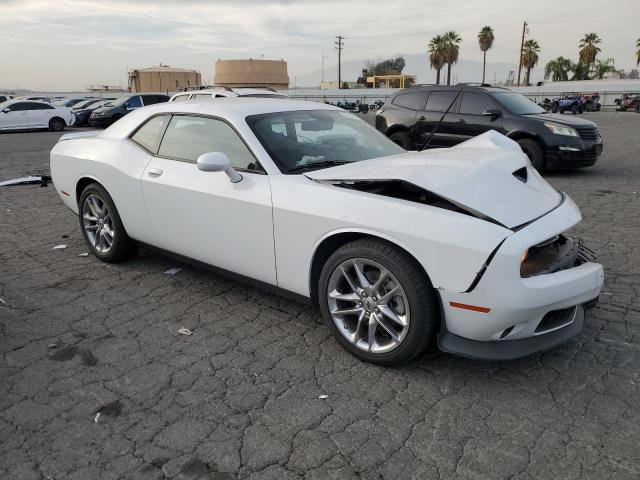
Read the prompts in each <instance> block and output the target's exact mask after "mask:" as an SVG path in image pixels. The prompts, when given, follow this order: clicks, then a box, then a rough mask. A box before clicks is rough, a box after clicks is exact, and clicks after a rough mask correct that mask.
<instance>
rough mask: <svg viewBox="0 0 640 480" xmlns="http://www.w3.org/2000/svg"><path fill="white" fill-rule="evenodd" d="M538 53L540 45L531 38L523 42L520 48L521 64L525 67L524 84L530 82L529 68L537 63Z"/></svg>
mask: <svg viewBox="0 0 640 480" xmlns="http://www.w3.org/2000/svg"><path fill="white" fill-rule="evenodd" d="M538 53H540V45H538V42H537V41H536V40H534V39H533V38H531V39H529V40H527V41H526V42H524V46H523V50H522V66H523V67H524V68H526V69H527V76H526V79H527V80H526V85H529V84H530V83H531V82H530V80H531V69H532V68H533V67H535V66H536V65H537V64H538Z"/></svg>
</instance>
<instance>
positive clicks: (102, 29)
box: [0, 0, 638, 89]
mask: <svg viewBox="0 0 640 480" xmlns="http://www.w3.org/2000/svg"><path fill="white" fill-rule="evenodd" d="M0 5H1V6H2V8H1V10H2V17H3V20H4V21H3V28H2V29H1V30H0V58H2V59H3V75H2V78H1V79H0V82H1V83H4V82H7V83H8V84H7V85H3V87H13V86H16V85H20V86H24V87H28V88H35V89H81V88H85V87H86V86H87V85H88V84H90V83H121V84H126V70H127V67H132V66H140V67H144V66H149V65H154V64H158V63H160V62H162V63H166V64H169V65H172V66H176V67H186V68H197V69H199V70H201V71H202V73H203V76H204V78H205V79H208V80H211V79H212V73H213V63H214V61H215V60H216V59H217V58H246V57H253V58H259V57H261V56H262V55H264V57H265V58H284V59H286V60H287V61H288V64H289V74H290V77H291V78H292V79H293V77H294V76H296V75H300V76H301V75H304V74H306V73H308V72H310V71H313V70H317V69H318V68H319V67H320V63H321V60H322V52H323V51H324V54H325V55H326V56H327V59H326V61H325V64H326V66H327V71H329V66H330V65H331V64H332V63H334V62H335V50H334V49H333V41H334V36H335V35H337V34H342V35H344V36H346V37H347V39H346V40H345V50H344V52H343V59H344V60H345V61H349V60H354V61H360V60H364V59H366V58H379V57H386V56H390V55H394V54H397V53H399V52H402V53H407V54H410V53H413V54H418V53H423V52H424V51H425V49H426V45H427V43H428V40H429V38H430V37H432V36H433V35H435V34H437V33H441V32H444V31H448V30H456V31H458V32H459V33H460V34H461V35H462V37H463V44H462V47H461V52H460V56H461V58H469V59H480V58H481V54H480V51H479V49H478V45H477V39H476V36H477V32H478V30H479V29H480V28H481V27H482V26H483V25H485V24H489V25H492V26H493V27H494V29H495V32H496V41H495V44H494V47H493V48H492V49H491V50H490V51H489V53H488V58H489V60H490V61H494V62H510V63H516V62H517V59H518V48H519V43H520V32H521V28H522V21H523V20H524V19H525V18H526V19H527V20H528V22H529V24H530V32H531V33H530V35H531V36H532V37H533V38H536V39H537V40H538V42H539V43H540V44H541V46H542V53H541V58H540V64H544V63H545V62H546V61H548V60H549V59H551V58H555V57H557V56H558V55H563V56H568V57H570V58H575V57H577V49H578V47H577V44H578V40H579V38H580V37H581V36H582V35H583V34H584V33H585V32H588V31H596V32H598V33H599V34H600V36H601V37H602V38H603V45H602V47H603V52H602V56H603V57H614V58H615V59H616V61H617V66H619V67H624V68H627V69H629V68H631V67H632V62H633V61H634V60H633V57H634V46H635V38H636V37H637V36H638V32H635V30H634V28H633V27H634V26H635V24H636V23H637V21H636V17H637V15H627V16H626V18H620V14H619V12H621V11H622V12H624V11H626V12H631V11H637V10H638V7H637V0H619V1H618V2H617V5H616V8H615V9H614V8H611V9H603V8H601V6H602V5H601V2H600V1H599V0H582V1H581V2H580V5H579V10H578V11H577V13H576V4H575V2H571V1H569V2H557V1H553V0H539V1H538V2H532V3H530V4H523V3H521V2H508V3H505V2H503V1H501V0H485V1H484V2H482V3H480V2H468V1H463V0H452V1H449V2H444V3H443V2H436V1H434V0H428V1H425V0H396V1H395V2H388V1H386V0H341V1H338V0H330V1H322V2H319V1H311V0H243V1H237V0H218V1H216V2H211V1H205V0H182V1H178V0H136V1H132V0H130V1H126V0H101V1H96V0H77V1H75V0H56V1H55V2H51V1H44V0H26V1H25V0H20V1H17V0H0ZM594 11H597V12H598V14H597V15H594V14H593V13H591V12H594ZM549 12H553V14H550V13H549ZM566 18H572V19H573V21H571V22H566ZM634 33H635V36H634ZM425 62H426V57H425ZM331 71H333V70H331ZM409 73H411V72H409Z"/></svg>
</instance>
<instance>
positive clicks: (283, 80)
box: [214, 59, 289, 89]
mask: <svg viewBox="0 0 640 480" xmlns="http://www.w3.org/2000/svg"><path fill="white" fill-rule="evenodd" d="M214 83H215V84H216V85H224V86H227V87H237V86H266V87H271V88H273V89H286V88H288V87H289V75H288V73H287V62H285V61H284V60H259V59H249V60H218V61H216V64H215V74H214Z"/></svg>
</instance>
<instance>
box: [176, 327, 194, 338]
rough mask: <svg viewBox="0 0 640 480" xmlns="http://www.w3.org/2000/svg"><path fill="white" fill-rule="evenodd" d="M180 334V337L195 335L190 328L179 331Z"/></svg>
mask: <svg viewBox="0 0 640 480" xmlns="http://www.w3.org/2000/svg"><path fill="white" fill-rule="evenodd" d="M178 333H179V334H180V335H187V336H188V335H193V332H192V331H191V330H189V329H188V328H185V327H182V328H180V329H179V330H178Z"/></svg>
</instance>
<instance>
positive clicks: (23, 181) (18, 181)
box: [0, 175, 51, 187]
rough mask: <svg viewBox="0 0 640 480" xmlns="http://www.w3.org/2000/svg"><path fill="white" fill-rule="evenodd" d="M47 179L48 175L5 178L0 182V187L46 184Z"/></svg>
mask: <svg viewBox="0 0 640 480" xmlns="http://www.w3.org/2000/svg"><path fill="white" fill-rule="evenodd" d="M49 180H51V177H48V176H46V175H42V176H39V177H35V176H28V177H20V178H14V179H12V180H6V181H4V182H0V187H10V186H12V185H29V184H34V183H39V184H41V185H42V184H45V185H46V183H47V182H48V181H49Z"/></svg>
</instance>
